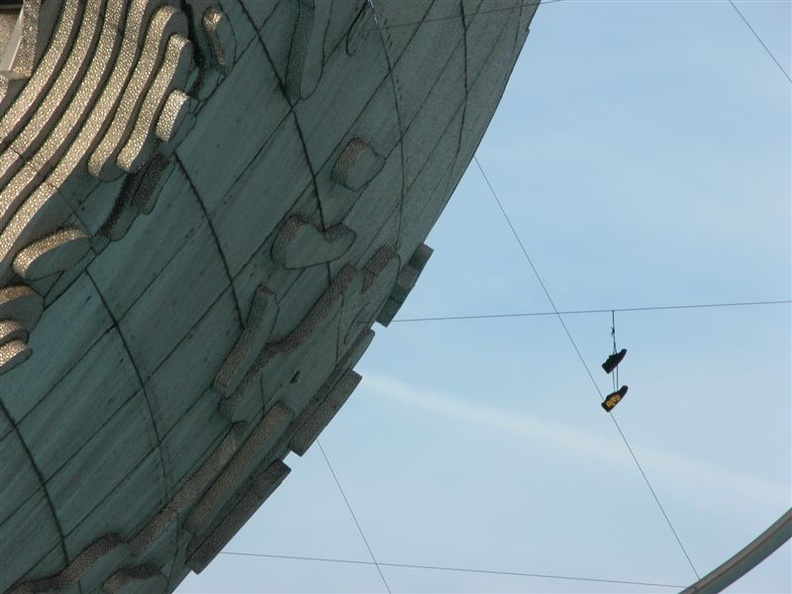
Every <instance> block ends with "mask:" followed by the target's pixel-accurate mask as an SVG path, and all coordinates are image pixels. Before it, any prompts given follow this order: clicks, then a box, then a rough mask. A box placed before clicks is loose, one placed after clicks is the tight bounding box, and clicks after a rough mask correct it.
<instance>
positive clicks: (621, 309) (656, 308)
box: [391, 299, 792, 324]
mask: <svg viewBox="0 0 792 594" xmlns="http://www.w3.org/2000/svg"><path fill="white" fill-rule="evenodd" d="M791 303H792V300H789V299H784V300H780V301H744V302H739V303H693V304H683V305H655V306H646V307H617V308H610V309H577V310H566V311H559V312H558V313H559V314H561V315H564V316H571V315H579V314H602V313H608V312H611V311H615V312H641V311H668V310H676V309H705V308H717V307H758V306H764V305H789V304H791ZM554 315H557V314H556V312H554V311H535V312H517V313H502V314H473V315H467V316H435V317H426V318H397V319H395V320H393V321H392V322H391V323H392V324H395V323H398V322H401V323H406V322H447V321H464V320H488V319H497V318H527V317H537V316H554Z"/></svg>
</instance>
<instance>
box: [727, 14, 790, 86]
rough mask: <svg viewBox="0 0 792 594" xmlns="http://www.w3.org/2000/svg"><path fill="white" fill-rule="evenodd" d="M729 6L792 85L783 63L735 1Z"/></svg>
mask: <svg viewBox="0 0 792 594" xmlns="http://www.w3.org/2000/svg"><path fill="white" fill-rule="evenodd" d="M729 4H731V6H732V8H733V9H734V10H735V12H736V13H737V14H738V15H739V17H740V18H741V19H742V22H743V23H745V26H746V27H748V29H749V30H750V31H751V33H753V36H754V37H756V41H758V42H759V43H760V44H761V45H762V47H763V48H764V51H766V52H767V55H768V56H770V58H771V59H772V60H773V62H775V65H776V66H778V69H779V70H780V71H781V74H783V75H784V76H785V77H786V79H787V80H788V81H789V82H790V83H792V78H789V74H788V73H787V71H786V70H784V67H783V66H781V63H780V62H779V61H778V60H776V57H775V56H774V55H773V52H771V51H770V48H769V47H767V44H766V43H765V42H764V41H763V40H762V38H761V37H759V33H757V32H756V29H754V28H753V27H752V26H751V23H749V22H748V19H746V18H745V15H744V14H743V13H742V12H741V11H740V9H739V8H737V5H736V4H735V3H734V2H733V0H729Z"/></svg>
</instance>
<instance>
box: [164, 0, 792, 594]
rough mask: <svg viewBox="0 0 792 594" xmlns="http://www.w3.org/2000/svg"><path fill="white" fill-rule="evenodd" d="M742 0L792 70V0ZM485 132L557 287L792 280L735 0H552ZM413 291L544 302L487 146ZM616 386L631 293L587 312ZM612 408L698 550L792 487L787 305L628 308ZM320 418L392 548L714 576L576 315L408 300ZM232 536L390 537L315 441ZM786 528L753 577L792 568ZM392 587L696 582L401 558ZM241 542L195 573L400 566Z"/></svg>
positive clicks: (768, 577) (658, 290)
mask: <svg viewBox="0 0 792 594" xmlns="http://www.w3.org/2000/svg"><path fill="white" fill-rule="evenodd" d="M738 6H739V8H740V10H741V11H742V12H743V14H744V15H745V17H746V18H747V19H748V20H749V22H750V23H751V24H752V25H753V27H754V28H755V30H756V31H757V32H758V33H759V35H760V36H761V37H762V39H763V40H764V41H765V43H766V44H767V46H768V47H769V48H770V49H771V51H772V52H773V53H774V55H775V56H776V58H777V59H778V61H779V62H780V63H781V65H782V66H783V68H784V69H785V70H786V71H787V72H788V73H789V72H790V71H791V70H792V57H791V56H790V48H792V40H791V39H790V35H791V34H790V29H791V24H792V4H791V3H790V2H789V1H787V0H784V1H777V2H766V1H751V2H745V1H744V2H739V3H738ZM531 29H532V30H531V35H530V36H529V38H528V41H527V43H526V46H525V48H524V50H523V54H522V56H521V57H520V60H519V61H518V63H517V67H516V68H515V70H514V73H513V75H512V78H511V81H510V83H509V86H508V87H507V89H506V93H505V95H504V97H503V101H502V103H501V105H500V107H499V109H498V111H497V113H496V115H495V117H494V119H493V121H492V124H491V125H490V128H489V130H488V131H487V134H486V135H485V137H484V140H483V141H482V143H481V145H480V147H479V150H478V152H477V157H478V160H479V162H480V163H481V165H482V167H483V168H484V170H485V172H486V174H487V176H488V177H489V179H490V181H491V183H492V185H493V187H494V189H495V191H496V192H497V194H498V196H499V197H500V199H501V201H502V203H503V205H504V208H505V209H506V211H507V213H508V214H509V216H510V217H511V220H512V222H513V224H514V226H515V228H516V230H517V232H518V233H519V235H520V237H521V239H522V240H523V242H524V244H525V246H526V248H527V250H528V253H529V254H530V256H531V258H532V259H533V262H534V264H535V265H536V267H537V269H538V271H539V273H540V275H541V277H542V279H543V281H544V283H545V284H546V286H547V288H548V290H549V292H550V294H551V295H552V297H553V299H554V301H555V303H556V305H557V306H558V309H559V310H561V311H570V310H589V309H606V310H610V309H613V308H632V307H644V306H665V305H682V304H708V303H730V302H745V301H768V300H788V299H790V292H791V291H792V283H791V279H790V274H792V272H791V271H792V252H791V250H790V248H791V246H792V238H791V237H790V234H791V231H790V228H791V225H792V218H791V216H790V196H791V195H792V191H791V188H790V177H791V171H790V163H792V154H791V147H790V144H791V138H792V128H791V122H790V113H791V109H790V108H791V107H792V101H791V95H790V89H791V85H790V83H789V81H788V80H787V79H786V78H785V77H784V75H783V74H782V73H781V71H780V70H779V69H778V67H777V66H776V65H775V64H774V63H773V61H772V60H771V58H770V57H769V56H768V55H767V54H766V53H765V51H764V49H763V48H762V47H761V45H760V44H759V43H758V42H757V40H756V39H755V38H754V37H753V35H752V34H751V32H750V31H749V30H748V29H747V28H746V26H745V25H744V23H743V22H742V21H741V20H740V19H739V17H738V15H737V14H736V12H735V11H734V9H733V8H732V7H731V6H730V5H729V3H728V2H723V1H706V2H704V1H702V2H694V1H683V2H673V1H663V2H642V1H624V2H619V1H616V2H602V1H598V0H597V1H595V0H580V1H573V0H564V1H563V2H557V3H554V4H548V5H546V6H543V7H540V8H539V10H538V13H537V15H536V18H535V19H534V22H533V25H532V27H531ZM427 243H428V245H430V246H431V247H432V248H434V250H435V253H434V256H433V257H432V259H431V260H430V262H429V264H428V265H427V267H426V269H425V270H424V273H423V275H422V277H421V279H420V280H419V282H418V285H417V287H416V289H415V290H414V291H413V293H412V294H411V296H410V298H409V300H408V302H407V303H406V304H405V306H404V307H403V308H402V310H401V312H400V313H399V316H398V318H401V319H407V318H425V317H445V316H464V315H477V314H500V313H522V312H548V311H551V310H552V307H551V306H550V304H549V303H548V301H547V298H546V297H545V295H544V293H543V292H542V290H541V287H540V286H539V284H538V282H537V281H536V278H535V277H534V276H533V273H532V271H531V269H530V267H529V266H528V264H527V262H526V260H525V258H524V256H523V254H522V252H521V251H520V248H519V246H518V244H517V242H516V241H515V239H514V237H513V236H512V235H511V234H510V231H509V228H508V226H507V224H506V222H505V220H504V218H503V215H502V214H501V212H500V211H499V210H498V207H497V205H496V203H495V201H494V199H493V197H492V195H491V194H490V193H489V190H488V188H487V186H486V183H485V182H484V179H483V178H482V176H481V173H480V172H479V170H478V168H477V167H476V166H475V164H472V165H471V167H470V168H469V169H468V171H467V173H466V174H465V176H464V178H463V180H462V182H461V183H460V185H459V186H458V188H457V190H456V193H455V195H454V196H453V198H452V199H451V202H450V204H449V206H448V207H447V209H446V211H445V212H444V214H443V215H442V217H441V219H440V222H439V223H438V225H437V226H436V228H435V229H434V231H433V232H432V234H431V235H430V237H429V239H428V240H427ZM564 320H565V322H566V324H567V327H568V328H569V331H570V332H571V334H572V336H573V337H574V339H575V341H576V343H577V345H578V347H579V349H580V352H581V354H582V356H583V358H584V360H585V361H586V363H587V364H588V366H589V368H590V369H591V372H592V374H593V376H594V378H595V379H596V381H597V383H598V385H599V387H600V389H601V390H602V391H603V392H607V391H608V390H609V388H610V385H611V384H610V381H611V380H610V377H609V376H607V375H605V374H604V372H602V370H601V368H600V363H602V361H603V360H604V359H605V357H606V356H607V355H608V354H609V353H610V352H611V349H612V344H611V336H610V326H611V316H610V313H601V314H587V315H584V314H576V315H567V316H564ZM616 328H617V340H618V343H619V347H620V348H621V347H625V348H627V349H628V350H629V352H628V355H627V358H626V359H625V360H624V362H623V363H622V365H621V366H620V379H621V380H622V383H626V384H628V385H629V386H630V392H629V394H628V395H627V397H626V398H625V400H624V401H623V402H622V403H621V404H620V405H619V406H618V407H617V408H616V410H615V413H614V414H615V416H616V418H617V419H618V422H619V424H620V426H621V428H622V430H623V431H624V434H625V435H626V437H627V439H628V440H629V443H630V445H631V446H632V448H633V450H634V452H635V454H636V455H637V457H638V459H639V460H640V462H641V464H642V466H643V468H644V470H645V472H646V474H647V476H648V477H649V480H650V482H651V483H652V485H653V487H654V489H655V492H656V494H657V496H658V498H659V499H660V501H661V502H662V504H663V506H664V508H665V511H666V512H667V514H668V516H669V518H670V519H671V521H672V523H673V525H674V527H675V528H676V530H677V533H678V535H679V538H680V539H681V541H682V543H683V544H684V546H685V548H686V549H687V552H688V554H689V556H690V558H691V560H692V562H693V564H694V565H695V566H696V569H697V570H698V572H699V574H701V575H704V574H705V573H707V572H709V571H710V570H711V569H713V568H714V567H715V566H717V565H718V564H719V563H721V562H722V561H724V560H725V559H726V558H727V557H729V556H730V555H732V554H733V553H735V552H736V551H737V550H738V549H740V548H741V547H742V546H744V545H745V544H747V543H748V542H749V541H750V540H751V539H753V538H754V537H755V536H756V535H758V534H759V533H760V532H761V531H762V530H764V529H765V528H766V527H767V526H768V525H769V524H770V523H772V522H773V521H774V520H775V519H776V518H777V517H778V516H780V515H781V514H782V513H783V512H784V511H786V509H787V508H788V507H789V506H790V503H791V502H792V492H791V491H790V489H791V487H792V459H791V454H790V452H792V443H790V435H792V427H791V426H790V423H791V422H792V421H791V419H792V410H791V406H790V400H791V398H790V394H792V386H791V385H790V360H792V353H791V352H790V350H791V346H790V345H791V343H792V340H791V332H792V318H791V316H790V306H789V305H770V306H763V307H733V308H725V307H724V308H702V309H681V310H664V311H645V312H619V313H617V314H616ZM375 330H376V331H377V337H376V338H375V340H374V343H373V345H372V347H371V348H370V350H369V352H368V353H367V354H366V355H365V356H364V358H363V360H362V361H361V362H360V363H359V364H358V366H357V370H358V372H360V373H361V374H362V376H363V378H364V379H363V382H362V383H361V385H360V387H359V388H358V389H357V391H356V392H355V394H353V396H352V397H351V399H350V400H349V402H348V403H347V405H346V406H345V408H344V409H342V411H341V412H340V413H339V414H338V416H337V417H336V419H335V420H334V421H333V423H332V424H331V425H330V427H328V429H327V430H326V431H325V432H324V433H323V434H322V436H321V438H320V441H321V443H322V445H323V447H324V450H325V452H326V453H327V456H328V457H329V459H330V461H331V463H332V465H333V468H334V470H335V472H336V474H337V476H338V479H339V481H340V482H341V485H342V486H343V488H344V491H345V493H346V496H347V497H348V499H349V501H350V503H351V505H352V507H353V509H354V511H355V514H356V515H357V519H358V521H359V522H360V525H361V527H362V529H363V531H364V533H365V535H366V538H367V539H368V542H369V544H370V546H371V548H372V550H373V552H374V554H375V556H376V558H377V559H378V561H381V562H385V563H395V564H416V565H433V566H447V567H461V568H478V569H488V570H497V571H507V572H508V571H511V572H522V573H533V574H552V575H557V576H570V577H585V578H596V579H606V580H624V581H635V582H652V583H658V584H672V585H678V586H686V585H689V584H690V583H692V582H693V581H695V575H694V574H693V570H692V569H691V568H690V565H689V564H688V563H687V561H686V559H685V556H684V555H683V553H682V551H681V550H680V547H679V546H678V544H677V542H676V540H675V539H674V535H673V534H672V533H671V531H670V529H669V527H668V525H667V524H666V522H665V520H664V519H663V516H662V514H661V512H660V511H659V509H658V507H657V505H656V503H655V501H654V499H653V498H652V495H651V493H650V491H649V489H648V488H647V486H646V484H645V483H644V481H643V479H642V477H641V475H640V473H639V471H638V469H637V468H636V466H635V464H634V462H633V460H632V458H631V457H630V454H629V452H628V451H627V448H626V447H625V445H624V443H623V442H622V440H621V438H620V436H619V433H618V432H617V430H616V429H615V427H614V425H613V422H612V420H611V419H610V418H609V416H608V415H607V414H606V413H604V412H603V411H602V409H601V408H600V406H599V396H598V394H597V392H596V390H595V388H594V386H593V385H592V383H591V380H590V379H589V377H588V375H587V374H586V371H585V369H584V368H583V366H582V364H581V363H580V360H579V359H578V357H577V355H576V353H575V350H574V349H573V347H572V345H571V343H570V341H569V339H568V338H567V336H566V335H565V333H564V331H563V328H562V327H561V324H560V323H559V321H558V319H557V318H556V317H554V316H531V317H511V318H496V319H480V320H466V321H459V320H456V321H435V322H394V323H393V324H391V326H390V327H389V328H387V329H384V328H380V327H375ZM287 463H288V464H289V465H290V466H291V467H292V468H293V471H292V473H291V475H290V476H289V478H287V479H286V481H285V482H284V484H283V485H282V486H281V487H280V488H279V489H278V490H277V491H276V493H275V494H274V495H273V496H272V497H271V498H270V499H269V500H268V501H267V503H266V504H265V505H264V506H263V507H262V509H261V510H260V511H259V513H258V514H257V515H256V516H255V517H254V518H253V519H252V520H251V521H250V522H249V523H248V525H246V527H245V528H243V530H242V531H241V532H240V533H239V534H238V536H237V537H236V538H235V539H234V540H233V541H232V542H231V543H230V544H229V545H228V547H227V548H226V553H254V554H265V555H284V556H297V557H320V558H332V559H345V560H352V561H363V562H366V561H370V556H369V554H368V551H367V549H366V546H365V544H364V543H363V541H362V539H361V537H360V535H359V533H358V531H357V528H356V526H355V523H354V521H353V520H352V518H351V516H350V514H349V511H348V510H347V508H346V506H345V503H344V500H343V498H342V496H341V494H340V492H339V490H338V488H337V486H336V484H335V482H334V480H333V477H332V475H331V473H330V471H329V469H328V467H327V464H326V463H325V460H324V458H323V457H322V454H321V452H320V451H319V449H318V448H317V447H314V448H312V449H311V450H310V451H309V452H308V453H307V454H306V455H305V456H304V457H303V458H297V457H296V456H292V457H290V458H289V459H287ZM791 555H792V551H791V550H790V545H789V544H787V545H785V546H784V547H783V548H782V549H780V550H779V551H778V552H777V553H776V554H775V555H774V556H773V557H771V558H770V559H769V560H767V561H766V562H765V563H764V564H763V565H762V566H760V567H759V568H757V569H756V570H755V571H754V572H752V573H751V574H749V575H748V576H746V577H745V578H743V579H742V580H741V581H739V582H738V583H736V584H735V585H734V586H732V587H731V588H730V590H729V591H731V592H746V593H748V592H750V593H758V592H777V593H783V592H789V591H792V576H791V575H790V574H791V572H792V569H791V567H790V566H791V565H792V561H791V560H790V557H791ZM382 571H383V574H384V576H385V578H386V580H387V582H388V584H389V586H390V588H391V590H392V591H394V592H592V593H593V592H674V591H675V590H674V589H673V588H667V587H660V586H647V585H644V586H640V585H617V584H612V583H597V582H582V581H572V580H560V579H546V578H531V577H524V576H499V575H492V574H471V573H461V572H450V571H436V570H426V569H423V570H421V569H414V568H413V569H410V568H398V567H391V566H386V567H382ZM383 591H385V589H384V586H383V584H382V581H381V579H380V577H379V574H378V573H377V570H376V568H375V567H373V566H371V565H365V564H342V563H329V562H318V561H314V562H310V561H298V560H287V559H274V558H265V557H249V556H240V555H232V554H221V555H220V556H219V557H218V558H217V559H216V560H215V562H214V563H213V565H211V566H210V567H209V568H208V569H207V570H205V571H204V572H203V573H202V574H201V575H200V576H191V577H190V578H188V579H187V580H186V581H185V582H184V583H183V584H182V586H181V587H180V588H179V590H178V592H180V593H183V594H187V593H198V592H223V593H228V592H234V593H236V592H239V593H242V592H383Z"/></svg>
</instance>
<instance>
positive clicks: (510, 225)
mask: <svg viewBox="0 0 792 594" xmlns="http://www.w3.org/2000/svg"><path fill="white" fill-rule="evenodd" d="M473 160H474V161H475V162H476V166H477V167H478V169H479V171H480V172H481V175H482V176H483V177H484V181H485V182H487V186H489V189H490V192H491V193H492V196H493V197H494V198H495V202H496V203H497V204H498V208H500V211H501V213H502V214H503V218H505V219H506V223H508V225H509V229H511V232H512V235H514V238H515V239H516V240H517V243H518V244H519V245H520V249H521V250H522V253H523V255H524V256H525V259H526V260H527V261H528V264H529V265H530V266H531V270H533V273H534V276H535V277H536V280H538V281H539V285H540V286H541V287H542V291H544V294H545V296H546V297H547V300H548V301H549V302H550V305H551V306H552V307H553V312H555V315H556V316H557V317H558V321H559V322H561V326H563V327H564V332H566V335H567V337H568V338H569V341H570V342H571V343H572V346H573V347H574V348H575V352H576V353H577V356H578V359H580V362H581V363H582V364H583V367H584V368H585V369H586V373H587V374H588V376H589V379H591V383H592V384H594V387H595V388H596V389H597V393H598V394H599V395H600V398H601V399H602V398H603V396H602V390H600V387H599V385H597V380H595V379H594V376H593V375H592V374H591V370H590V369H589V366H588V365H587V364H586V360H585V359H584V358H583V355H582V354H581V353H580V349H579V348H578V346H577V343H576V342H575V339H574V338H572V334H571V333H570V332H569V328H567V325H566V322H564V318H562V317H561V314H560V313H559V311H558V308H557V307H556V304H555V301H553V298H552V297H551V296H550V292H549V291H548V290H547V287H546V286H545V284H544V282H543V281H542V277H541V276H539V272H538V271H537V270H536V266H534V263H533V260H531V256H529V255H528V250H527V249H525V245H523V242H522V239H520V236H519V235H518V234H517V230H516V229H515V228H514V225H512V222H511V219H510V218H509V215H508V214H506V210H505V209H504V208H503V204H501V201H500V198H498V195H497V194H496V193H495V189H494V188H493V187H492V184H491V183H490V180H489V178H488V177H487V174H486V173H484V169H482V167H481V163H479V160H478V157H476V156H475V155H473Z"/></svg>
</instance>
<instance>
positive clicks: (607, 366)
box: [602, 349, 627, 373]
mask: <svg viewBox="0 0 792 594" xmlns="http://www.w3.org/2000/svg"><path fill="white" fill-rule="evenodd" d="M626 354H627V349H622V350H620V351H619V352H618V353H614V354H613V355H611V356H610V357H608V360H607V361H605V363H603V364H602V368H603V369H604V370H605V373H610V372H611V371H613V370H614V369H616V366H617V365H618V364H619V363H621V362H622V359H624V355H626Z"/></svg>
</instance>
